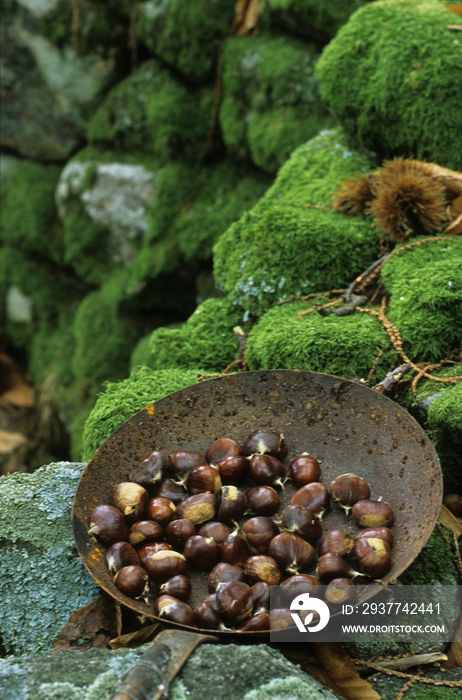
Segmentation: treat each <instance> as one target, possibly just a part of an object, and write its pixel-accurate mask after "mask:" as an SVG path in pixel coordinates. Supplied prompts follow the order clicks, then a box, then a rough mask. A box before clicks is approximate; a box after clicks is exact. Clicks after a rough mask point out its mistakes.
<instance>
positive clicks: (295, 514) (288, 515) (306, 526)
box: [280, 504, 322, 541]
mask: <svg viewBox="0 0 462 700" xmlns="http://www.w3.org/2000/svg"><path fill="white" fill-rule="evenodd" d="M280 524H281V527H282V528H283V530H286V531H287V532H291V533H292V534H294V535H300V537H303V539H304V540H311V541H313V540H316V539H317V538H318V537H321V535H322V525H321V523H320V522H319V520H318V518H316V517H315V516H314V514H313V513H312V512H311V510H308V508H305V507H304V506H301V505H297V504H294V505H290V506H287V508H284V510H283V511H282V513H281V519H280Z"/></svg>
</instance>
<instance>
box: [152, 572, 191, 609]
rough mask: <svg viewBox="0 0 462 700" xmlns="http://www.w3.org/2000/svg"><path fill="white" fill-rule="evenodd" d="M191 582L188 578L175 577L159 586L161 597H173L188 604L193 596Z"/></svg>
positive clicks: (182, 576)
mask: <svg viewBox="0 0 462 700" xmlns="http://www.w3.org/2000/svg"><path fill="white" fill-rule="evenodd" d="M191 588H192V586H191V581H190V579H189V578H188V577H187V576H184V575H180V576H173V577H172V578H169V579H168V580H167V581H165V583H163V584H162V585H161V586H159V594H160V595H164V594H165V595H171V596H173V597H174V598H178V600H182V601H183V603H187V602H188V600H189V597H190V595H191Z"/></svg>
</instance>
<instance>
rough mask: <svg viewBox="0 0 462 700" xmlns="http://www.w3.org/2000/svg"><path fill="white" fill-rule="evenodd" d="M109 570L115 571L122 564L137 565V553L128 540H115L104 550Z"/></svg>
mask: <svg viewBox="0 0 462 700" xmlns="http://www.w3.org/2000/svg"><path fill="white" fill-rule="evenodd" d="M106 561H107V565H108V567H109V571H112V572H113V573H116V571H118V570H119V569H121V568H122V567H123V566H139V563H140V562H139V559H138V555H137V553H136V552H135V550H134V549H133V547H132V546H131V544H129V543H128V542H116V543H115V544H112V545H111V546H110V547H109V549H108V550H107V552H106Z"/></svg>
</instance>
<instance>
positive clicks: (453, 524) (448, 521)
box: [438, 506, 462, 536]
mask: <svg viewBox="0 0 462 700" xmlns="http://www.w3.org/2000/svg"><path fill="white" fill-rule="evenodd" d="M438 520H439V522H440V523H441V525H444V526H445V527H450V528H451V530H452V531H453V532H454V533H455V534H456V535H458V536H459V535H462V523H461V522H460V520H459V519H458V518H456V516H455V515H453V513H451V511H450V510H448V509H447V508H446V506H441V510H440V514H439V516H438Z"/></svg>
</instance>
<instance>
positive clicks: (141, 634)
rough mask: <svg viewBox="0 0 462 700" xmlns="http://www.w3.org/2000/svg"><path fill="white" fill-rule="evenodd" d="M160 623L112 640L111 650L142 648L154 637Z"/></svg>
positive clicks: (110, 643)
mask: <svg viewBox="0 0 462 700" xmlns="http://www.w3.org/2000/svg"><path fill="white" fill-rule="evenodd" d="M159 624H160V623H159V622H156V623H155V624H154V625H148V626H147V627H142V628H141V629H140V630H136V632H129V633H128V634H122V635H121V636H120V637H116V638H115V639H111V641H110V642H109V645H110V647H111V649H120V648H121V647H130V648H133V647H140V646H142V645H143V644H146V642H149V641H150V640H151V639H152V638H153V637H154V634H155V632H156V631H157V628H158V627H159Z"/></svg>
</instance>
